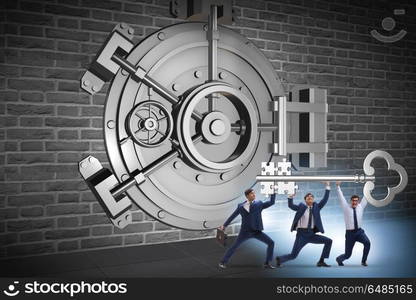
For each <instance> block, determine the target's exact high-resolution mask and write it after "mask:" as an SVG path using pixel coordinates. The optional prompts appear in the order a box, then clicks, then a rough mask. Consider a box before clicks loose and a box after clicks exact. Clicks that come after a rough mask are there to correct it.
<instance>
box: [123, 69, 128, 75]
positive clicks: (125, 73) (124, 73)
mask: <svg viewBox="0 0 416 300" xmlns="http://www.w3.org/2000/svg"><path fill="white" fill-rule="evenodd" d="M128 74H129V72H127V71H126V70H124V69H121V75H123V76H127V75H128Z"/></svg>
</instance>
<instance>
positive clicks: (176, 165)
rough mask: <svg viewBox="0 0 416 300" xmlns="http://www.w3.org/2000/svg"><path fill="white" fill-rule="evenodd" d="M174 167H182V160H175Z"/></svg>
mask: <svg viewBox="0 0 416 300" xmlns="http://www.w3.org/2000/svg"><path fill="white" fill-rule="evenodd" d="M173 167H174V168H175V169H179V168H181V167H182V163H181V162H180V161H175V162H174V163H173Z"/></svg>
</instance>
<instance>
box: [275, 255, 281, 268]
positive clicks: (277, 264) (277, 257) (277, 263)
mask: <svg viewBox="0 0 416 300" xmlns="http://www.w3.org/2000/svg"><path fill="white" fill-rule="evenodd" d="M276 267H280V258H279V256H276Z"/></svg>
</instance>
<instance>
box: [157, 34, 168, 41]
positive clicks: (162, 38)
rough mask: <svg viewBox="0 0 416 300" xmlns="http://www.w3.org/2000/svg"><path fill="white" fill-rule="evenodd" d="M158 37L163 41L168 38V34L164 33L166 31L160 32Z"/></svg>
mask: <svg viewBox="0 0 416 300" xmlns="http://www.w3.org/2000/svg"><path fill="white" fill-rule="evenodd" d="M157 38H158V39H159V40H161V41H163V40H164V39H165V38H166V35H165V33H164V32H159V33H158V34H157Z"/></svg>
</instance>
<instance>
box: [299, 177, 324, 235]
mask: <svg viewBox="0 0 416 300" xmlns="http://www.w3.org/2000/svg"><path fill="white" fill-rule="evenodd" d="M325 189H326V190H330V189H331V187H330V186H329V185H328V186H326V187H325ZM311 208H312V207H311ZM311 213H312V209H311ZM308 221H309V206H307V207H306V209H305V212H304V213H303V216H302V217H301V218H300V219H299V221H298V224H297V226H296V229H298V228H305V229H308ZM314 227H315V222H314V219H313V215H312V222H311V228H314Z"/></svg>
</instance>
